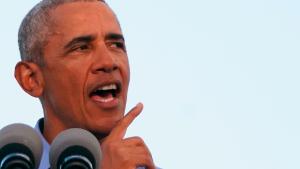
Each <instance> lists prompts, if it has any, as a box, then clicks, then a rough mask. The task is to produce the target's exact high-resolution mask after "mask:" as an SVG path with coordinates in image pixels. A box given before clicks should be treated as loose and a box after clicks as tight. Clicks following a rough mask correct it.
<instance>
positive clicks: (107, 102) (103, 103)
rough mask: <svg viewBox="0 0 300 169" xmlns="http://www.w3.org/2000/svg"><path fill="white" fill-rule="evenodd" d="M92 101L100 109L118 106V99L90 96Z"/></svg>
mask: <svg viewBox="0 0 300 169" xmlns="http://www.w3.org/2000/svg"><path fill="white" fill-rule="evenodd" d="M91 98H92V100H93V101H94V102H95V103H96V104H97V105H98V106H100V107H101V108H104V109H111V108H115V107H117V106H118V105H119V99H118V98H117V97H111V98H102V97H99V96H92V97H91Z"/></svg>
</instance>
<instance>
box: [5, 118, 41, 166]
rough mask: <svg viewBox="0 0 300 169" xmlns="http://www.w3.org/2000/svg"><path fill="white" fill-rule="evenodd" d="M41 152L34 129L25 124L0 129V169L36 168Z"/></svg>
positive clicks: (38, 139) (39, 142)
mask: <svg viewBox="0 0 300 169" xmlns="http://www.w3.org/2000/svg"><path fill="white" fill-rule="evenodd" d="M42 152H43V146H42V142H41V140H40V137H39V135H38V134H37V133H36V131H35V130H34V129H33V128H32V127H30V126H27V125H25V124H20V123H16V124H11V125H8V126H6V127H4V128H2V129H1V130H0V169H37V168H38V167H39V164H40V160H41V155H42Z"/></svg>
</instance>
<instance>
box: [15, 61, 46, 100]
mask: <svg viewBox="0 0 300 169" xmlns="http://www.w3.org/2000/svg"><path fill="white" fill-rule="evenodd" d="M15 78H16V80H17V81H18V83H19V85H20V86H21V87H22V89H23V90H24V91H25V92H26V93H28V94H30V95H31V96H33V97H40V96H41V95H42V94H43V90H44V79H43V75H42V72H41V69H40V68H39V66H38V65H37V64H35V63H32V62H25V61H21V62H19V63H17V65H16V67H15Z"/></svg>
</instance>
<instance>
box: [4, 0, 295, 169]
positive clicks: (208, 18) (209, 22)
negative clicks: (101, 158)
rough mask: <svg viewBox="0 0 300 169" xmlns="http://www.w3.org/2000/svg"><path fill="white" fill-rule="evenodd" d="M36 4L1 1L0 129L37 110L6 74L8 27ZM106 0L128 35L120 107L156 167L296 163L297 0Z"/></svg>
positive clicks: (13, 37) (13, 31)
mask: <svg viewBox="0 0 300 169" xmlns="http://www.w3.org/2000/svg"><path fill="white" fill-rule="evenodd" d="M37 2H38V0H22V1H20V0H9V1H3V2H2V3H1V7H0V17H1V28H0V29H1V31H0V35H1V36H0V37H1V39H2V40H1V41H0V47H1V55H2V56H1V58H2V61H1V62H0V69H1V70H0V82H1V88H0V93H1V95H0V103H1V106H0V114H1V117H2V118H1V119H0V127H3V126H5V125H7V124H10V123H15V122H23V123H26V124H29V125H31V126H33V125H34V124H35V122H36V120H37V119H38V118H39V117H41V116H42V110H41V106H40V104H39V102H38V100H37V99H33V98H31V97H30V96H28V95H27V94H25V93H24V92H23V91H22V90H21V89H20V87H19V86H18V85H17V83H16V81H15V80H14V77H13V71H14V65H15V63H16V62H17V61H18V60H19V52H18V47H17V30H18V27H19V24H20V22H21V20H22V18H23V17H24V15H25V14H26V13H27V12H28V10H29V9H30V8H31V7H32V6H33V5H34V4H36V3H37ZM108 3H109V4H110V5H111V7H112V8H113V9H114V10H115V12H116V13H117V15H118V17H119V20H120V22H121V25H122V27H123V32H124V35H125V38H126V41H127V48H128V52H129V57H130V63H131V70H132V79H131V85H130V91H129V98H128V109H130V108H131V107H132V106H133V105H135V104H136V103H137V102H140V101H141V102H143V103H144V105H145V109H144V111H143V114H142V115H141V116H140V117H139V118H138V119H137V120H136V121H135V122H134V124H133V125H132V126H131V127H130V129H129V131H128V136H131V135H140V136H142V137H143V138H144V139H145V142H146V143H147V144H148V145H149V147H150V149H151V150H152V153H153V156H154V159H155V162H156V163H157V165H158V166H161V167H162V168H164V169H188V168H193V169H194V168H195V169H198V168H199V169H296V168H300V162H299V159H300V145H299V143H300V134H299V130H300V123H299V121H300V106H299V103H300V89H299V86H300V80H299V72H300V66H299V64H300V59H299V56H300V48H299V46H300V10H299V9H300V1H298V0H252V1H246V0H227V1H224V0H209V1H208V0H206V1H202V0H185V1H174V0H173V1H171V0H164V1H159V0H151V1H137V0H135V1H134V0H123V1H116V0H115V1H113V0H109V1H108Z"/></svg>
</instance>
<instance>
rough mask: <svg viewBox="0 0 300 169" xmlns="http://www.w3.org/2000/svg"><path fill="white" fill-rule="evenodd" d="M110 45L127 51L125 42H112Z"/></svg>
mask: <svg viewBox="0 0 300 169" xmlns="http://www.w3.org/2000/svg"><path fill="white" fill-rule="evenodd" d="M109 45H110V47H111V48H113V49H121V50H123V51H126V47H125V44H124V42H111V43H110V44H109Z"/></svg>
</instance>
